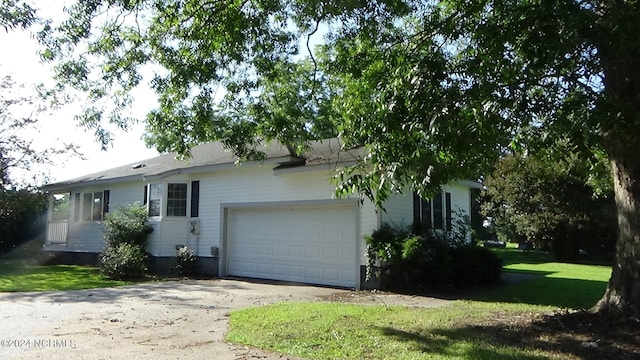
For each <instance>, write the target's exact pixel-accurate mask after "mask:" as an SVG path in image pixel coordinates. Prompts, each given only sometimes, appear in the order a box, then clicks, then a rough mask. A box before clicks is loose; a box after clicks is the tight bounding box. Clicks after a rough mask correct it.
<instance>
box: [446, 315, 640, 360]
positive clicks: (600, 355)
mask: <svg viewBox="0 0 640 360" xmlns="http://www.w3.org/2000/svg"><path fill="white" fill-rule="evenodd" d="M462 322H463V323H461V324H459V325H458V326H468V327H471V328H473V329H474V330H475V331H477V332H478V333H482V334H485V335H487V336H490V337H491V338H493V339H494V341H495V343H496V344H506V345H510V346H519V347H523V348H531V349H543V350H548V351H551V352H555V353H558V354H561V355H560V357H562V358H568V359H599V360H600V359H611V360H613V359H616V360H618V359H621V360H627V359H628V360H632V359H638V358H639V356H640V355H639V354H640V322H639V321H638V320H637V319H612V318H610V317H606V316H601V315H598V314H593V313H590V312H587V311H578V312H566V311H564V312H556V313H549V314H517V315H513V314H503V315H501V316H500V315H498V314H496V316H494V317H492V318H491V319H484V322H483V323H482V324H473V323H468V324H465V323H464V320H462Z"/></svg>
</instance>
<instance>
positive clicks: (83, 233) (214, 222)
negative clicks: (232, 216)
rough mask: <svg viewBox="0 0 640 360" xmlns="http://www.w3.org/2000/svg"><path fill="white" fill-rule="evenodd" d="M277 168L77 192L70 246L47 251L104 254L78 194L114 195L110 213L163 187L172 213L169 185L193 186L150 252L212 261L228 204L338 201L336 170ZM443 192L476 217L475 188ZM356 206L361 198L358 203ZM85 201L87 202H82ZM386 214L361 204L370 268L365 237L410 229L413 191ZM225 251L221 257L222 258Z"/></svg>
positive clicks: (159, 225) (162, 222) (160, 224)
mask: <svg viewBox="0 0 640 360" xmlns="http://www.w3.org/2000/svg"><path fill="white" fill-rule="evenodd" d="M272 167H273V166H272V165H265V166H243V165H240V166H238V167H235V168H231V169H229V168H226V169H221V170H217V171H211V172H207V173H200V174H198V173H196V174H191V175H185V174H182V175H174V176H170V177H167V178H163V179H158V180H147V181H142V180H139V181H131V182H126V183H121V184H108V185H100V186H94V187H86V188H76V189H73V190H72V191H71V199H70V202H71V204H70V205H71V206H70V209H71V215H70V220H69V237H68V241H67V245H55V246H53V245H52V246H50V247H45V248H46V249H47V250H59V251H77V252H99V251H100V250H101V249H102V247H103V246H104V241H103V225H102V222H84V221H83V220H82V214H81V215H80V220H79V221H74V211H75V209H74V207H75V194H76V193H78V192H80V193H81V194H84V193H88V192H98V191H104V190H109V191H110V209H111V210H113V209H115V208H117V207H119V206H123V205H127V204H131V203H134V202H140V203H142V201H143V196H144V195H143V190H144V186H145V185H147V184H153V183H161V184H162V190H163V194H164V195H163V203H162V205H161V207H162V209H163V210H162V211H163V215H164V212H165V211H166V202H165V201H166V191H167V186H166V184H168V183H187V184H188V196H187V216H186V217H167V216H161V217H154V218H150V223H151V225H152V227H153V228H154V231H153V233H152V234H151V236H150V245H149V247H148V248H147V250H148V251H149V252H150V253H151V254H152V255H153V256H158V257H161V256H169V257H172V256H175V252H176V245H189V246H190V247H192V248H194V249H196V253H197V255H198V256H203V257H210V256H212V255H211V248H212V247H217V248H219V249H220V248H221V247H222V246H223V244H222V240H221V239H222V236H223V234H222V230H223V229H222V220H221V219H222V218H223V217H222V214H221V210H222V206H221V204H226V205H229V204H239V203H262V202H264V203H269V202H304V201H314V200H325V201H326V200H331V199H334V198H335V195H334V190H335V186H334V184H333V183H331V182H330V179H331V177H332V173H331V170H329V169H322V170H313V171H311V170H310V169H305V170H307V171H301V172H290V173H287V172H282V173H279V172H278V173H277V172H274V170H273V168H272ZM195 180H197V181H199V182H200V197H199V217H198V218H197V220H198V221H199V232H198V233H197V234H191V233H190V231H189V222H190V221H191V220H193V219H192V218H190V217H189V215H190V211H189V209H190V206H191V198H190V194H191V181H195ZM443 190H444V191H446V192H449V193H451V203H452V210H453V212H454V214H455V211H456V209H457V208H459V209H462V210H463V211H465V212H466V214H467V215H468V214H470V195H469V188H468V187H466V186H464V185H460V184H456V183H453V184H449V185H446V186H444V187H443ZM353 201H354V203H356V200H355V199H354V200H353ZM80 203H81V204H82V198H81V201H80ZM385 209H386V211H381V210H379V211H376V210H375V207H374V205H373V203H371V202H370V201H365V202H364V203H363V204H360V205H359V218H358V220H357V221H358V222H359V227H358V230H359V234H357V236H358V240H359V243H358V247H359V249H358V251H359V252H360V254H361V257H360V264H362V265H363V264H365V263H366V259H365V254H364V249H365V245H364V241H363V237H364V236H365V235H368V234H371V232H373V231H374V230H375V229H377V228H378V227H379V226H380V224H381V223H382V222H389V223H395V224H405V225H410V224H411V222H412V221H413V197H412V194H411V193H410V192H405V194H398V195H392V196H391V197H390V198H389V200H388V201H387V202H386V203H385ZM222 254H223V253H222V251H221V252H220V255H222Z"/></svg>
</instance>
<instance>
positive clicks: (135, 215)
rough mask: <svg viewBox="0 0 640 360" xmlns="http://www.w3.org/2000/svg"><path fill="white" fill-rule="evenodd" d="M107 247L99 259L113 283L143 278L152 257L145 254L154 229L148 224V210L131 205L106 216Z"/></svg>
mask: <svg viewBox="0 0 640 360" xmlns="http://www.w3.org/2000/svg"><path fill="white" fill-rule="evenodd" d="M104 225H105V230H104V240H105V243H106V245H105V247H104V249H102V252H101V253H100V256H99V258H98V266H99V268H100V271H101V272H102V274H104V275H105V276H107V277H109V278H111V279H126V278H136V277H141V276H143V275H144V274H145V273H146V271H147V261H148V259H149V255H148V254H147V252H146V251H145V250H144V247H145V246H146V245H147V242H148V238H149V234H150V233H151V232H152V231H153V228H152V227H151V226H150V225H149V222H148V220H147V212H146V209H145V208H144V207H143V206H141V205H139V204H133V205H127V206H124V207H121V208H117V209H115V210H114V211H113V212H112V213H109V214H106V215H105V220H104Z"/></svg>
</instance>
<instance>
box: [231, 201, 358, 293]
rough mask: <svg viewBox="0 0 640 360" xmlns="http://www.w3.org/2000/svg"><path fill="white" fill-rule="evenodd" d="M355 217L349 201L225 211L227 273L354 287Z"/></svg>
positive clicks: (355, 259)
mask: <svg viewBox="0 0 640 360" xmlns="http://www.w3.org/2000/svg"><path fill="white" fill-rule="evenodd" d="M355 217H356V214H355V209H354V205H341V206H316V207H303V206H300V207H287V208H282V207H271V208H256V209H253V208H251V209H230V210H229V218H228V219H229V222H228V229H227V256H228V273H229V275H235V276H244V277H252V278H261V279H274V280H287V281H296V282H306V283H313V284H325V285H336V286H346V287H355V286H356V270H357V265H356V261H357V257H356V219H355ZM358 273H359V271H358Z"/></svg>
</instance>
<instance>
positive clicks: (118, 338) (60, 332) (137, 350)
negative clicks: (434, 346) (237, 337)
mask: <svg viewBox="0 0 640 360" xmlns="http://www.w3.org/2000/svg"><path fill="white" fill-rule="evenodd" d="M358 294H359V293H356V292H353V291H349V290H342V289H335V288H324V287H314V286H306V285H295V284H293V285H292V284H282V283H259V282H249V281H243V280H229V279H220V280H184V281H170V282H159V283H146V284H139V285H132V286H123V287H117V288H107V289H91V290H78V291H61V292H34V293H2V294H0V359H131V360H133V359H203V358H209V359H216V360H227V359H256V358H259V359H266V360H269V359H291V358H289V357H282V356H281V355H279V354H271V353H265V352H263V351H260V350H256V349H250V348H246V347H244V346H237V345H232V344H228V343H226V342H224V334H225V332H226V330H227V325H228V314H229V312H230V311H231V310H233V309H239V308H245V307H251V306H260V305H266V304H271V303H276V302H281V301H320V300H326V299H339V301H345V299H346V301H354V302H359V303H396V304H397V303H403V304H406V305H409V306H439V305H442V304H444V303H446V302H445V301H444V300H437V299H430V298H418V297H403V296H401V295H392V294H388V295H376V294H370V295H364V296H360V295H358Z"/></svg>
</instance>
